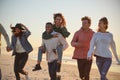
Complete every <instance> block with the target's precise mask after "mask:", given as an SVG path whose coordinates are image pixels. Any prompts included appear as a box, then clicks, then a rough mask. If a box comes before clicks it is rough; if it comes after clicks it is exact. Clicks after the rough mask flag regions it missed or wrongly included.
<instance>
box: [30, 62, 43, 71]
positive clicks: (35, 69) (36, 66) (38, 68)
mask: <svg viewBox="0 0 120 80" xmlns="http://www.w3.org/2000/svg"><path fill="white" fill-rule="evenodd" d="M41 69H42V68H41V66H40V64H36V65H35V67H34V69H33V70H32V71H37V70H41Z"/></svg>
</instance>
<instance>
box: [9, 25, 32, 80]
mask: <svg viewBox="0 0 120 80" xmlns="http://www.w3.org/2000/svg"><path fill="white" fill-rule="evenodd" d="M11 29H12V32H13V35H12V40H11V41H12V43H11V47H10V48H8V49H7V51H11V50H13V55H15V61H14V72H15V76H16V80H20V74H19V73H21V74H23V75H25V77H26V79H27V80H29V78H28V72H27V71H24V70H23V68H24V66H25V64H26V62H27V60H28V54H29V53H30V52H31V51H32V50H33V48H32V46H31V44H30V43H29V42H28V40H27V38H28V36H29V35H30V34H31V32H30V31H29V30H28V29H27V27H25V26H24V25H23V24H21V23H18V24H16V26H15V27H11ZM23 30H24V31H23Z"/></svg>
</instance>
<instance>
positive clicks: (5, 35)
mask: <svg viewBox="0 0 120 80" xmlns="http://www.w3.org/2000/svg"><path fill="white" fill-rule="evenodd" d="M1 34H2V35H3V37H4V39H5V41H6V44H7V47H10V40H9V37H8V34H7V32H6V31H5V29H4V27H3V26H2V24H0V54H1ZM1 78H2V74H1V69H0V80H1Z"/></svg>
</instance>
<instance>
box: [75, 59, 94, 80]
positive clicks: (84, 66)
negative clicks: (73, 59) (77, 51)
mask: <svg viewBox="0 0 120 80" xmlns="http://www.w3.org/2000/svg"><path fill="white" fill-rule="evenodd" d="M77 64H78V71H79V76H80V78H81V79H82V80H89V73H90V70H91V65H92V60H91V61H88V60H87V59H78V60H77Z"/></svg>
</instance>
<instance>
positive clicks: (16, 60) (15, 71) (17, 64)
mask: <svg viewBox="0 0 120 80" xmlns="http://www.w3.org/2000/svg"><path fill="white" fill-rule="evenodd" d="M19 60H20V58H19V55H16V56H15V60H14V73H15V76H16V80H20V75H19V72H18V70H17V68H18V66H19Z"/></svg>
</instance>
